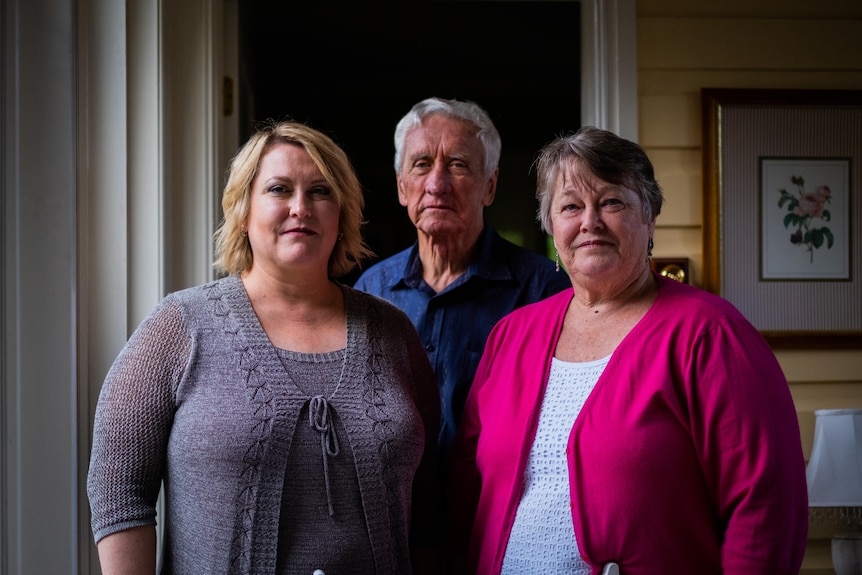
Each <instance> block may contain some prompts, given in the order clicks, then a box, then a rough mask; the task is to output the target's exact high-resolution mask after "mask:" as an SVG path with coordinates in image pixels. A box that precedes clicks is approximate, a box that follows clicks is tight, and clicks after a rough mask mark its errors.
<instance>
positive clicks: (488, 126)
mask: <svg viewBox="0 0 862 575" xmlns="http://www.w3.org/2000/svg"><path fill="white" fill-rule="evenodd" d="M435 114H440V115H443V116H446V117H449V118H455V119H457V120H463V121H465V122H468V123H470V124H473V125H474V126H476V127H477V128H479V133H478V134H477V136H478V137H479V141H480V142H481V143H482V148H483V149H484V150H485V176H486V177H490V176H491V174H493V173H494V170H496V169H497V166H498V164H499V163H500V150H501V148H502V145H503V144H502V142H501V140H500V134H499V132H497V128H496V127H495V126H494V122H492V121H491V117H490V116H489V115H488V112H486V111H485V110H484V109H482V107H480V106H479V105H478V104H476V103H475V102H471V101H469V100H446V99H443V98H426V99H425V100H422V101H421V102H419V103H418V104H416V105H414V106H413V107H412V108H411V109H410V111H409V112H407V114H405V115H404V117H403V118H401V120H399V122H398V125H397V126H396V127H395V173H396V174H400V173H401V163H402V162H403V160H404V155H403V154H404V140H405V138H406V137H407V132H409V131H410V130H411V129H413V128H415V127H416V126H418V125H420V124H421V123H422V121H423V120H424V119H425V118H427V117H428V116H433V115H435Z"/></svg>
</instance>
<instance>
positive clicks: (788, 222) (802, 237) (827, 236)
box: [778, 176, 835, 262]
mask: <svg viewBox="0 0 862 575" xmlns="http://www.w3.org/2000/svg"><path fill="white" fill-rule="evenodd" d="M790 181H791V182H792V183H793V185H795V186H796V193H795V194H794V193H791V192H788V191H787V190H784V189H781V190H778V193H779V194H780V195H781V197H779V198H778V207H779V208H786V209H787V212H788V213H786V214H785V215H784V227H785V228H791V229H793V230H794V231H793V233H792V234H790V243H791V244H793V245H802V246H805V249H806V251H807V252H808V254H809V261H811V262H813V261H814V250H815V249H818V248H820V247H821V246H823V245H824V244H825V245H826V249H832V245H833V244H834V243H835V238H834V237H833V236H832V230H830V229H829V228H828V227H826V226H824V225H820V226H815V225H814V223H815V222H814V220H815V219H817V220H819V221H820V222H828V221H830V220H831V219H832V214H830V213H829V210H828V209H826V204H829V203H831V202H832V190H831V189H830V188H829V186H827V185H826V184H822V185H819V186H817V187H816V188H814V192H806V191H805V179H804V178H803V177H802V176H790Z"/></svg>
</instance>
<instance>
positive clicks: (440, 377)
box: [354, 224, 572, 465]
mask: <svg viewBox="0 0 862 575" xmlns="http://www.w3.org/2000/svg"><path fill="white" fill-rule="evenodd" d="M354 287H355V288H356V289H358V290H362V291H365V292H368V293H370V294H374V295H376V296H380V297H382V298H383V299H386V300H388V301H390V302H392V303H393V304H395V305H396V306H397V307H399V308H401V309H402V310H403V311H404V312H405V313H406V314H407V315H408V316H409V317H410V319H411V320H412V321H413V325H415V326H416V331H418V332H419V337H420V338H421V339H422V343H423V344H424V345H425V351H427V352H428V357H429V359H430V360H431V365H432V366H433V367H434V371H435V373H436V374H437V383H438V385H439V386H440V401H441V402H442V406H441V407H442V409H441V429H440V437H439V445H440V449H441V455H442V456H443V457H442V458H441V463H443V464H444V465H446V461H447V460H446V458H447V457H448V452H449V446H450V445H451V443H452V439H453V438H454V436H455V430H456V428H457V426H458V422H459V421H460V420H461V413H462V412H463V409H464V402H465V400H466V399H467V393H468V392H469V390H470V386H471V385H472V383H473V377H474V376H475V375H476V368H477V367H478V365H479V359H481V357H482V351H483V350H484V349H485V341H486V340H487V339H488V334H489V333H490V332H491V328H493V327H494V325H495V324H496V323H497V322H498V321H499V320H500V319H502V317H503V316H504V315H506V314H508V313H509V312H511V311H513V310H515V309H516V308H519V307H521V306H523V305H526V304H528V303H532V302H535V301H539V300H541V299H544V298H546V297H548V296H551V295H553V294H555V293H557V292H559V291H562V290H563V289H566V288H571V287H572V284H571V282H570V281H569V276H568V275H567V274H566V273H565V272H564V271H562V270H561V271H559V272H556V271H555V269H554V262H552V261H551V260H550V259H549V258H547V257H545V256H543V255H541V254H538V253H536V252H533V251H530V250H527V249H525V248H522V247H520V246H517V245H515V244H513V243H512V242H509V241H508V240H505V239H503V238H502V237H500V235H499V234H498V233H497V232H496V231H495V230H494V229H493V228H492V227H491V226H490V225H488V224H486V225H485V230H484V231H483V233H482V235H481V236H480V238H479V246H478V257H477V258H476V260H475V261H474V262H473V263H472V264H471V265H470V268H469V269H468V270H467V272H466V273H465V274H463V275H462V276H461V277H459V278H458V279H456V280H455V281H454V282H452V283H451V284H450V285H449V286H447V287H446V289H444V290H443V291H441V292H440V293H436V292H435V291H434V290H432V289H431V287H430V286H429V285H428V284H427V283H425V280H423V279H422V264H421V262H420V261H419V247H418V243H414V244H413V246H412V247H410V248H407V249H406V250H404V251H402V252H400V253H397V254H395V255H393V256H391V257H389V258H386V259H385V260H383V261H380V262H378V263H376V264H374V265H373V266H371V267H370V268H368V270H366V271H365V273H363V274H362V275H361V276H360V277H359V279H358V280H357V281H356V284H355V285H354Z"/></svg>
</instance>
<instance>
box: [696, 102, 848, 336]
mask: <svg viewBox="0 0 862 575" xmlns="http://www.w3.org/2000/svg"><path fill="white" fill-rule="evenodd" d="M701 104H702V113H703V116H702V128H703V255H704V264H703V268H704V269H703V274H702V275H703V278H702V287H703V288H704V289H706V290H707V291H710V292H712V293H715V294H718V295H720V296H722V297H724V298H725V299H727V300H728V301H730V302H731V303H732V304H734V306H736V307H737V308H738V309H739V310H740V311H741V312H742V314H743V315H745V317H746V318H747V319H748V320H749V321H750V322H751V323H752V324H753V325H754V326H755V327H756V328H757V329H758V330H760V331H761V333H763V335H764V336H765V337H766V339H767V340H768V341H769V343H770V345H771V346H773V347H774V348H791V349H792V348H809V349H810V348H815V349H816V348H823V349H836V348H840V349H846V348H850V349H862V187H860V185H862V90H781V89H743V88H739V89H737V88H703V89H702V90H701Z"/></svg>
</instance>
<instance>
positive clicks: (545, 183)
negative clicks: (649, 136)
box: [534, 126, 664, 234]
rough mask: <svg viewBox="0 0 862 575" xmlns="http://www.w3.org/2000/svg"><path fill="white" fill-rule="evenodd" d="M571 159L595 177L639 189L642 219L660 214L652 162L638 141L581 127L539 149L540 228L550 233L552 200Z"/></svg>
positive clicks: (661, 198)
mask: <svg viewBox="0 0 862 575" xmlns="http://www.w3.org/2000/svg"><path fill="white" fill-rule="evenodd" d="M573 160H578V161H579V162H581V164H582V167H583V168H584V169H586V170H588V171H589V172H592V174H593V175H595V176H596V177H597V178H599V179H601V180H604V181H606V182H608V183H610V184H614V185H616V186H623V187H625V188H628V189H630V190H632V191H635V192H638V193H639V194H640V197H641V201H642V203H643V211H644V219H645V220H646V221H653V220H654V219H655V218H657V217H658V215H659V214H660V213H661V206H662V204H663V203H664V195H663V193H662V190H661V186H659V184H658V182H657V181H656V179H655V173H654V170H653V166H652V162H650V160H649V158H648V157H647V155H646V152H644V150H643V148H641V147H640V146H639V145H638V144H636V143H634V142H631V141H629V140H626V139H625V138H621V137H619V136H617V135H616V134H614V133H613V132H608V131H607V130H601V129H599V128H595V127H593V126H584V127H583V128H581V129H580V130H578V131H577V132H575V133H574V134H569V135H566V136H558V137H557V138H555V139H554V140H552V141H551V142H549V143H548V144H546V145H545V147H544V148H542V150H541V151H540V152H539V156H538V158H537V159H536V161H535V163H534V166H536V199H538V200H539V210H538V213H537V218H536V219H538V220H539V221H540V222H541V223H542V229H544V230H545V232H546V233H548V234H553V224H552V223H551V203H552V199H553V193H554V186H555V185H556V184H557V181H558V180H559V177H560V174H561V173H562V171H563V170H564V169H565V167H566V166H567V165H568V164H569V163H570V162H571V161H573Z"/></svg>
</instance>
